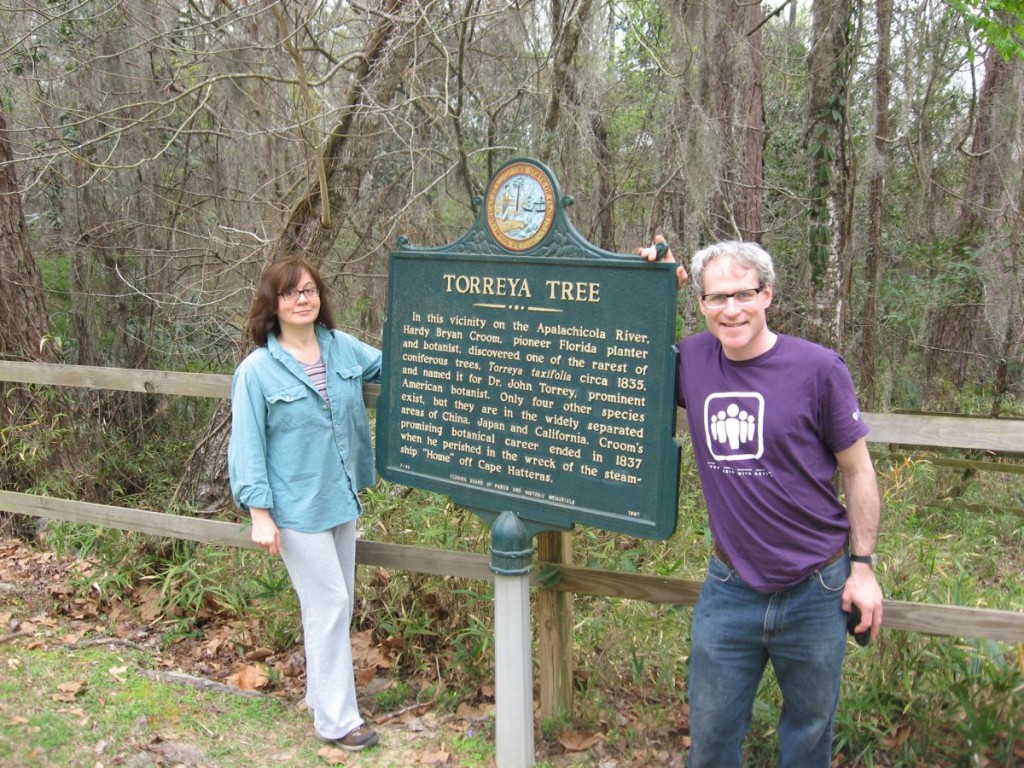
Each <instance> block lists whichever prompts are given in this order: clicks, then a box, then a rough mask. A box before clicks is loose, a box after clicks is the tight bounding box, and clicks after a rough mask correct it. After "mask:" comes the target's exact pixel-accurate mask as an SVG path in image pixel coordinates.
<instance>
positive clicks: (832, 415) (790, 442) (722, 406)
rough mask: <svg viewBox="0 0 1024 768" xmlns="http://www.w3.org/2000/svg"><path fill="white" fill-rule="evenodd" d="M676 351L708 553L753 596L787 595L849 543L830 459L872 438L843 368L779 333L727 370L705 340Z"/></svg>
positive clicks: (718, 348)
mask: <svg viewBox="0 0 1024 768" xmlns="http://www.w3.org/2000/svg"><path fill="white" fill-rule="evenodd" d="M677 346H678V349H679V380H678V391H677V393H676V395H677V400H678V402H679V405H681V406H683V407H685V408H686V412H687V420H688V421H689V425H690V436H691V440H692V443H693V451H694V454H695V456H696V460H697V469H698V471H699V472H700V478H701V485H702V486H703V489H704V498H705V500H706V502H707V507H708V519H709V522H710V525H711V532H712V534H713V535H714V537H715V542H716V543H717V544H718V546H719V547H720V548H721V549H722V551H723V552H725V554H726V555H727V556H728V558H729V559H730V560H731V561H732V565H733V567H734V568H735V569H736V571H737V573H739V575H740V577H741V578H742V579H743V581H745V582H746V583H747V584H748V585H750V587H751V588H753V589H755V590H757V591H758V592H763V593H769V592H776V591H778V590H781V589H786V588H788V587H791V586H794V585H795V584H798V583H799V582H801V581H803V580H804V579H806V578H807V576H809V575H810V574H811V573H812V572H813V571H814V570H815V569H816V568H818V567H820V566H821V565H822V564H823V563H824V562H825V561H826V560H827V559H828V558H829V557H831V556H832V555H833V554H835V553H836V552H837V551H838V550H839V548H840V547H842V546H843V544H844V542H845V541H846V538H847V535H848V532H849V527H850V525H849V521H848V519H847V515H846V510H845V508H844V507H843V505H842V504H840V502H839V499H838V495H837V493H836V488H835V485H834V483H833V480H834V477H835V470H836V464H837V462H836V458H835V454H836V453H838V452H840V451H843V450H845V449H846V448H849V447H850V446H851V445H853V443H855V442H856V441H857V440H858V439H860V438H861V437H863V436H865V435H866V434H867V433H868V427H867V425H866V424H865V423H864V421H863V419H861V414H860V406H859V405H858V403H857V396H856V393H855V392H854V388H853V380H852V379H851V377H850V372H849V370H847V367H846V363H845V362H844V361H843V358H842V357H841V356H840V355H838V354H837V353H835V352H833V351H831V350H829V349H825V348H824V347H821V346H818V345H817V344H814V343H812V342H809V341H806V340H804V339H800V338H797V337H795V336H786V335H783V334H779V335H778V338H777V340H776V342H775V346H774V347H772V349H770V350H769V351H768V352H765V353H764V354H763V355H760V356H759V357H756V358H754V359H753V360H745V361H742V362H734V361H731V360H729V359H728V358H726V356H725V355H724V354H723V352H722V345H721V344H720V343H719V341H718V339H716V338H715V337H714V336H713V335H712V334H710V333H709V332H707V331H705V332H704V333H699V334H697V335H695V336H690V337H689V338H686V339H683V340H682V341H681V342H679V344H678V345H677Z"/></svg>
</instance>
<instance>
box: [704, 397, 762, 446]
mask: <svg viewBox="0 0 1024 768" xmlns="http://www.w3.org/2000/svg"><path fill="white" fill-rule="evenodd" d="M763 423H764V398H763V397H761V395H759V394H758V393H757V392H720V393H718V394H715V395H709V396H708V399H707V400H705V401H704V434H705V436H706V438H707V443H708V450H709V451H711V455H712V456H713V457H714V458H715V459H717V460H718V461H739V460H741V459H759V458H761V454H762V453H763V452H764V435H763V433H762V425H763Z"/></svg>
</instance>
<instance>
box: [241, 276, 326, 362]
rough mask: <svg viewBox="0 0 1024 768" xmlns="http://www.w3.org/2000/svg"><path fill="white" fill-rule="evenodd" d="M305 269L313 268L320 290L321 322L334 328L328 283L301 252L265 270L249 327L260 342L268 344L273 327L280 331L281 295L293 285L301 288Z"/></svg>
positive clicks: (251, 313)
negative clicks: (299, 254)
mask: <svg viewBox="0 0 1024 768" xmlns="http://www.w3.org/2000/svg"><path fill="white" fill-rule="evenodd" d="M303 271H306V272H309V276H310V277H312V278H313V282H314V283H316V287H317V289H319V291H320V313H319V314H318V315H317V317H316V321H317V323H319V324H320V325H322V326H324V327H325V328H330V329H333V328H334V318H333V317H332V316H331V306H330V304H329V302H328V300H327V285H326V284H325V283H324V280H323V278H322V277H321V276H320V273H319V272H318V271H317V269H316V267H314V266H313V265H312V264H310V263H309V262H308V261H306V260H305V259H303V258H301V257H299V256H286V257H285V258H283V259H278V260H277V261H275V262H274V263H273V264H271V265H270V266H268V267H267V268H266V269H265V270H263V275H262V276H261V277H260V284H259V286H258V287H257V288H256V297H255V298H254V299H253V301H252V306H251V307H250V308H249V319H248V320H247V321H246V326H245V327H246V330H248V332H249V335H250V336H251V337H252V340H253V341H254V342H255V343H256V346H258V347H265V346H267V336H269V335H270V333H271V331H273V333H274V335H275V336H276V335H280V333H281V323H280V322H279V321H278V319H277V298H278V296H277V295H278V294H279V293H282V292H283V291H287V290H288V289H289V288H298V287H299V280H300V279H302V273H303Z"/></svg>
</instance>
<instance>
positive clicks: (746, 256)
mask: <svg viewBox="0 0 1024 768" xmlns="http://www.w3.org/2000/svg"><path fill="white" fill-rule="evenodd" d="M716 259H728V260H729V261H731V262H732V263H733V264H735V265H736V266H738V267H741V268H743V269H753V270H754V271H755V272H757V276H758V279H759V280H760V281H761V285H762V286H769V285H772V286H774V285H775V266H774V264H773V263H772V257H771V256H770V255H769V254H768V251H766V250H765V249H764V248H762V247H761V246H760V245H758V244H757V243H744V242H740V241H739V240H727V241H725V242H721V243H715V244H714V245H709V246H707V247H706V248H701V249H700V250H699V251H697V252H696V253H695V254H693V259H692V260H691V261H690V283H691V284H692V285H693V287H694V289H695V290H696V291H697V294H698V295H702V294H703V293H704V269H705V268H706V267H707V265H708V264H710V263H711V262H713V261H715V260H716Z"/></svg>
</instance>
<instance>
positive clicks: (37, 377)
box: [0, 360, 1024, 466]
mask: <svg viewBox="0 0 1024 768" xmlns="http://www.w3.org/2000/svg"><path fill="white" fill-rule="evenodd" d="M0 381H8V382H12V383H18V384H46V385H52V386H59V387H84V388H87V389H114V390H121V391H124V392H140V393H145V394H151V395H185V396H189V397H215V398H222V399H223V398H228V397H230V396H231V376H230V375H227V374H220V373H177V372H173V371H151V370H134V369H127V368H102V367H94V366H84V365H50V364H47V363H16V362H10V361H6V360H0ZM379 393H380V386H379V385H377V384H367V385H365V386H364V387H363V397H364V399H365V401H366V405H367V407H368V408H374V407H375V406H376V404H377V396H378V394H379ZM682 413H683V411H682V409H680V414H682ZM864 420H865V421H866V422H867V424H868V426H869V427H871V432H870V433H869V434H868V442H871V443H889V444H895V445H914V446H919V447H924V448H960V449H964V450H977V451H994V452H996V453H1022V454H1024V421H1019V420H1014V419H982V418H976V417H973V416H948V415H932V414H899V413H865V414H864ZM679 423H680V424H684V423H685V421H684V420H683V419H680V420H679ZM1007 466H1009V465H1007Z"/></svg>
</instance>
